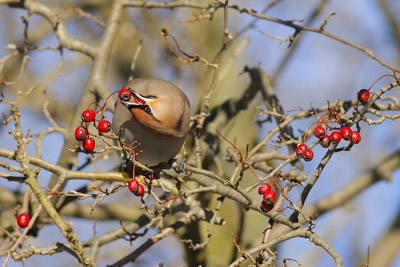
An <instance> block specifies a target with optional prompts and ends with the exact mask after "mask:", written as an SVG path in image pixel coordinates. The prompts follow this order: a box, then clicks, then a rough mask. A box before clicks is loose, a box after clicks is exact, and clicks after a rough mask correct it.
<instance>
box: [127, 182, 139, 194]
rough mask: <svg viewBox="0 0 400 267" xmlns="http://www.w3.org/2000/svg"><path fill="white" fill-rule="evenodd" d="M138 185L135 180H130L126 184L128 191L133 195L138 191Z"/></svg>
mask: <svg viewBox="0 0 400 267" xmlns="http://www.w3.org/2000/svg"><path fill="white" fill-rule="evenodd" d="M139 185H140V184H139V182H138V181H137V180H136V179H132V180H130V181H129V183H128V189H129V190H130V191H132V192H133V193H136V192H137V191H138V188H139Z"/></svg>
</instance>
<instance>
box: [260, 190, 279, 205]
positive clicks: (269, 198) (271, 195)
mask: <svg viewBox="0 0 400 267" xmlns="http://www.w3.org/2000/svg"><path fill="white" fill-rule="evenodd" d="M263 199H264V201H266V202H268V203H270V202H272V203H273V202H274V201H275V199H276V193H275V191H272V190H267V191H265V192H264V194H263Z"/></svg>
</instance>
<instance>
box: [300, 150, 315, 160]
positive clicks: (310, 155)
mask: <svg viewBox="0 0 400 267" xmlns="http://www.w3.org/2000/svg"><path fill="white" fill-rule="evenodd" d="M301 155H302V156H303V159H304V160H305V161H310V160H312V159H313V157H314V152H312V150H311V149H309V148H306V149H305V150H304V151H303V153H301Z"/></svg>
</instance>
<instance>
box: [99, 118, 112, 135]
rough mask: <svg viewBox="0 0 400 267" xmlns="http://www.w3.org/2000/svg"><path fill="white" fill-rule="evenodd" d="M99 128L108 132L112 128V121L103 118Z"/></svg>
mask: <svg viewBox="0 0 400 267" xmlns="http://www.w3.org/2000/svg"><path fill="white" fill-rule="evenodd" d="M98 128H99V131H100V132H103V133H108V132H109V131H110V130H111V122H109V121H108V120H102V121H100V122H99V125H98Z"/></svg>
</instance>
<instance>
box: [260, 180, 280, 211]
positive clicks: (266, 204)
mask: <svg viewBox="0 0 400 267" xmlns="http://www.w3.org/2000/svg"><path fill="white" fill-rule="evenodd" d="M258 193H259V194H260V195H262V196H263V201H262V202H261V206H260V208H261V210H262V211H263V212H268V211H271V210H272V208H273V207H274V201H275V199H276V193H275V191H273V190H272V189H271V185H270V184H269V183H262V184H261V185H260V187H259V188H258Z"/></svg>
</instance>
